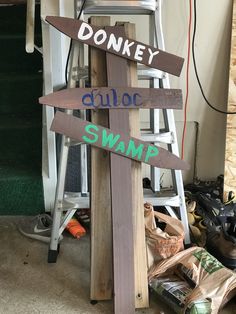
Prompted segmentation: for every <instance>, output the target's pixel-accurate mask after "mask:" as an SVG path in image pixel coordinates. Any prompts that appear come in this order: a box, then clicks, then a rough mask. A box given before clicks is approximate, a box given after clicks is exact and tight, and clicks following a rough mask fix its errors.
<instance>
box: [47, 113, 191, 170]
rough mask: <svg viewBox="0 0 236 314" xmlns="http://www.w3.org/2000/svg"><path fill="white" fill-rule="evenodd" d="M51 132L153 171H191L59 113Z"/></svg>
mask: <svg viewBox="0 0 236 314" xmlns="http://www.w3.org/2000/svg"><path fill="white" fill-rule="evenodd" d="M51 130H52V131H54V132H56V133H60V134H64V135H66V136H69V137H70V138H73V139H75V140H77V141H81V142H83V143H86V144H91V145H93V146H96V147H99V148H102V149H105V150H108V151H110V152H113V153H115V154H118V155H122V156H124V157H127V158H130V159H134V160H137V161H140V162H144V163H146V164H149V165H151V166H154V167H158V168H166V169H180V170H188V169H189V166H188V164H187V163H186V162H185V161H183V160H181V159H180V158H178V157H177V156H175V155H173V154H171V153H170V152H169V151H167V150H165V149H163V148H161V147H157V146H154V145H150V144H148V143H146V142H144V141H141V140H139V139H137V138H134V137H130V136H128V135H126V134H124V133H122V132H119V133H118V132H113V131H112V130H111V129H107V128H104V127H101V126H99V125H96V124H93V123H91V122H88V121H84V120H82V119H79V118H76V117H74V116H72V115H67V114H65V113H63V112H59V111H57V113H56V115H55V117H54V120H53V122H52V126H51Z"/></svg>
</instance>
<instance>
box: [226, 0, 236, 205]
mask: <svg viewBox="0 0 236 314" xmlns="http://www.w3.org/2000/svg"><path fill="white" fill-rule="evenodd" d="M227 111H230V112H236V0H234V3H233V16H232V36H231V55H230V69H229V93H228V107H227ZM230 191H233V192H234V193H235V194H236V115H227V125H226V147H225V171H224V200H225V201H227V199H228V193H229V192H230Z"/></svg>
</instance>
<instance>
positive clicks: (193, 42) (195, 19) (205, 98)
mask: <svg viewBox="0 0 236 314" xmlns="http://www.w3.org/2000/svg"><path fill="white" fill-rule="evenodd" d="M193 11H194V24H193V37H192V56H193V65H194V71H195V75H196V78H197V82H198V85H199V88H200V90H201V93H202V96H203V98H204V100H205V102H206V103H207V105H208V106H209V107H210V108H211V109H213V110H215V111H217V112H219V113H223V114H236V112H229V111H223V110H220V109H217V108H216V107H214V106H213V105H212V104H211V103H210V102H209V101H208V99H207V97H206V95H205V93H204V91H203V87H202V84H201V81H200V79H199V75H198V70H197V65H196V58H195V37H196V30H197V0H194V10H193Z"/></svg>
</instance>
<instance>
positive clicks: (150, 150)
mask: <svg viewBox="0 0 236 314" xmlns="http://www.w3.org/2000/svg"><path fill="white" fill-rule="evenodd" d="M158 154H159V151H158V148H157V147H156V146H153V145H152V146H151V145H149V146H148V150H147V153H146V157H145V162H148V160H149V158H150V157H154V156H157V155H158Z"/></svg>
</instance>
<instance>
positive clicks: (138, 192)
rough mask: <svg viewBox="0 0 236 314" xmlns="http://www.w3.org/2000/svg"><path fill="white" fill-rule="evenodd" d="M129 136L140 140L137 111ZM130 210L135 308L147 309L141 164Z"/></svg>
mask: <svg viewBox="0 0 236 314" xmlns="http://www.w3.org/2000/svg"><path fill="white" fill-rule="evenodd" d="M118 24H124V27H125V35H126V36H127V37H129V38H132V39H135V37H136V34H135V24H133V23H122V22H121V23H118ZM128 68H129V80H130V82H129V86H130V87H137V86H138V81H137V63H136V62H133V61H128ZM129 123H130V135H131V136H134V137H137V138H140V136H141V134H140V118H139V110H138V109H132V110H129ZM131 176H132V208H133V217H134V256H135V261H134V272H135V307H136V308H144V307H149V297H148V279H147V258H146V243H145V223H144V206H143V205H144V200H143V187H142V164H141V163H139V162H136V161H132V174H131Z"/></svg>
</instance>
